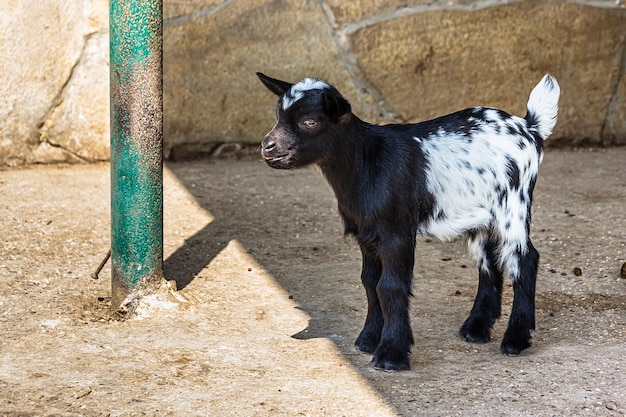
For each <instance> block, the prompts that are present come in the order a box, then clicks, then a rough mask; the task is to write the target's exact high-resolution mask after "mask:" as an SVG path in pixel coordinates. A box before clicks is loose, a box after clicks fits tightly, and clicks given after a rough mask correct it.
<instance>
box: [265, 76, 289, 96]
mask: <svg viewBox="0 0 626 417" xmlns="http://www.w3.org/2000/svg"><path fill="white" fill-rule="evenodd" d="M256 75H257V77H259V80H261V82H262V83H263V85H265V86H266V87H267V88H268V89H269V90H270V91H271V92H272V93H274V94H276V95H277V96H282V95H283V94H285V93H286V92H287V91H289V89H290V88H291V86H292V85H293V84H291V83H288V82H287V81H281V80H276V79H274V78H271V77H268V76H267V75H265V74H263V73H262V72H257V73H256Z"/></svg>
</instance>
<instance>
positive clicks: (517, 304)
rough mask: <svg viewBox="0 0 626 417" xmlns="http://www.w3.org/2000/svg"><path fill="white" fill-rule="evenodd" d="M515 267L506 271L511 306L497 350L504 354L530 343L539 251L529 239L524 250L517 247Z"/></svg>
mask: <svg viewBox="0 0 626 417" xmlns="http://www.w3.org/2000/svg"><path fill="white" fill-rule="evenodd" d="M516 257H517V259H519V261H518V268H516V270H515V268H512V269H514V270H513V271H509V274H510V275H511V280H512V281H513V307H512V309H511V317H510V318H509V325H508V327H507V329H506V332H505V333H504V338H503V339H502V344H501V345H500V350H501V351H502V353H505V354H507V355H518V354H520V353H521V352H522V351H523V350H524V349H526V348H527V347H529V346H530V338H531V335H530V332H531V330H534V329H535V287H536V282H537V269H538V265H539V252H537V250H536V249H535V247H534V246H533V244H532V243H531V241H530V239H528V241H527V244H526V251H521V250H518V251H517V252H516Z"/></svg>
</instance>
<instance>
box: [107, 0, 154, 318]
mask: <svg viewBox="0 0 626 417" xmlns="http://www.w3.org/2000/svg"><path fill="white" fill-rule="evenodd" d="M162 9H163V4H162V0H111V1H110V14H109V18H110V23H109V29H110V31H109V33H110V63H111V271H112V273H111V274H112V280H111V281H112V297H111V298H112V299H111V312H112V314H113V315H115V316H117V317H125V316H128V315H129V314H130V313H132V312H133V310H134V309H135V307H136V306H137V304H138V302H139V300H140V299H141V297H142V296H143V295H145V294H148V293H151V292H154V291H155V290H156V289H157V288H158V287H159V285H160V283H161V281H162V278H163V12H162Z"/></svg>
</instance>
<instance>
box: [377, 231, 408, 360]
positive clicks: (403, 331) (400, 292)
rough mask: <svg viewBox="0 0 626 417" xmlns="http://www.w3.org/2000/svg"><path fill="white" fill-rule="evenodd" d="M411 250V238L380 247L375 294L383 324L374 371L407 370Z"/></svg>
mask: <svg viewBox="0 0 626 417" xmlns="http://www.w3.org/2000/svg"><path fill="white" fill-rule="evenodd" d="M389 243H391V245H390V244H389ZM414 250H415V238H414V237H413V238H412V239H406V240H400V239H398V240H396V241H395V242H387V245H386V247H385V246H383V247H382V256H381V260H382V275H381V277H380V280H379V281H378V285H377V286H376V293H377V295H378V300H379V302H380V307H381V310H382V313H383V318H384V324H383V329H382V334H381V339H380V343H379V344H378V346H377V348H376V350H375V352H374V358H373V359H372V361H373V362H374V366H375V367H376V368H378V369H384V370H403V369H409V367H410V365H409V356H410V354H411V346H413V342H414V341H413V332H412V330H411V323H410V320H409V297H410V295H411V281H412V278H413V264H414V256H415V255H414Z"/></svg>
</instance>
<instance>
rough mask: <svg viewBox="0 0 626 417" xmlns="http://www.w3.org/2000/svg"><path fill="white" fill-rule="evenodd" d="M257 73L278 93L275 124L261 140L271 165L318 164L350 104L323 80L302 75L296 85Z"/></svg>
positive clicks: (329, 149)
mask: <svg viewBox="0 0 626 417" xmlns="http://www.w3.org/2000/svg"><path fill="white" fill-rule="evenodd" d="M257 76H258V77H259V79H260V80H261V82H262V83H263V84H264V85H265V86H266V87H267V88H268V89H269V90H270V91H271V92H273V93H274V94H276V95H277V96H279V97H280V98H279V100H278V104H277V107H276V119H277V120H276V125H275V126H274V128H273V129H272V130H271V131H270V132H269V133H268V134H267V135H266V136H265V138H264V139H263V142H262V143H261V155H262V156H263V159H264V160H265V162H267V164H268V165H269V166H271V167H272V168H280V169H292V168H299V167H303V166H306V165H310V164H315V163H321V162H323V161H324V160H325V159H326V158H328V157H329V155H330V154H331V152H332V149H333V147H334V143H335V140H336V139H337V133H338V132H337V128H338V127H340V126H341V125H345V124H346V123H347V122H348V121H349V120H350V114H351V109H350V104H349V103H348V102H347V101H346V100H345V99H344V98H343V97H342V96H341V94H339V92H338V91H337V90H336V89H335V88H334V87H332V86H330V85H329V84H326V83H325V82H324V81H320V80H317V79H313V78H306V79H304V80H302V81H300V82H298V83H296V84H291V83H288V82H286V81H280V80H276V79H273V78H270V77H268V76H266V75H264V74H261V73H260V72H259V73H257Z"/></svg>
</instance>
